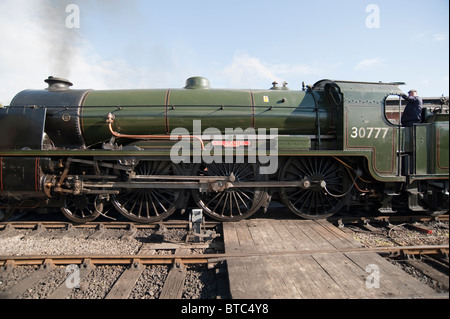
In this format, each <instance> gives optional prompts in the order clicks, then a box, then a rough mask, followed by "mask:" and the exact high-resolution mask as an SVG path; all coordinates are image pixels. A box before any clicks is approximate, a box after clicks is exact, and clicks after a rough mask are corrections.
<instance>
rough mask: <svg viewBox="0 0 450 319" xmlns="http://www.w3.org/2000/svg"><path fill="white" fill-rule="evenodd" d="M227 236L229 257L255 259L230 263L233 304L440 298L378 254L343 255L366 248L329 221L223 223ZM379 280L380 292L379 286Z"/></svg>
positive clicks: (236, 259) (354, 253) (226, 243)
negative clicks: (243, 301)
mask: <svg viewBox="0 0 450 319" xmlns="http://www.w3.org/2000/svg"><path fill="white" fill-rule="evenodd" d="M223 233H224V241H225V252H226V253H242V254H245V253H249V254H251V256H245V257H244V256H242V257H239V256H237V257H232V258H228V259H227V266H228V273H229V282H230V290H231V295H232V298H236V299H253V298H254V299H266V298H267V299H268V298H280V299H281V298H283V299H292V298H294V299H302V298H309V299H311V298H317V299H322V298H327V299H328V298H339V299H343V298H413V297H424V296H433V295H436V294H435V292H434V291H433V289H431V288H430V287H428V286H426V285H425V284H422V283H420V282H419V281H418V280H416V279H414V278H412V277H411V276H409V275H408V274H406V273H405V272H403V271H402V270H401V269H399V268H398V267H396V266H394V265H392V264H391V263H389V262H388V261H386V260H385V259H384V258H382V257H381V256H379V255H378V254H377V253H367V252H342V251H338V250H339V249H351V248H358V247H362V245H361V244H360V243H358V242H356V241H354V240H353V239H352V237H351V236H350V235H348V234H346V233H344V232H342V231H341V230H339V229H338V228H336V227H335V226H333V225H332V224H330V223H329V222H327V221H311V220H263V219H261V220H259V219H258V220H257V219H255V220H244V221H240V222H237V223H223ZM333 250H336V252H334V251H333ZM308 251H311V253H308ZM322 251H323V252H322ZM280 252H286V254H280ZM296 252H297V253H296ZM298 252H301V254H300V253H298ZM271 253H278V255H271ZM258 254H260V255H258ZM378 279H379V284H380V285H379V288H377V286H376V285H375V281H374V280H378Z"/></svg>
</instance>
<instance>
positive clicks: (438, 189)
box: [0, 77, 449, 223]
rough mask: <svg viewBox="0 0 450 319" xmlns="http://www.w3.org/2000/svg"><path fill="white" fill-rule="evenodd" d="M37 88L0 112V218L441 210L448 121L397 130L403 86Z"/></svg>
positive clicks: (232, 217)
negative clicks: (51, 211) (392, 101)
mask: <svg viewBox="0 0 450 319" xmlns="http://www.w3.org/2000/svg"><path fill="white" fill-rule="evenodd" d="M45 81H46V82H47V83H48V88H47V89H45V90H25V91H22V92H20V93H18V94H17V95H16V96H15V97H14V99H13V100H12V101H11V104H10V106H8V107H5V108H1V109H0V136H1V140H0V220H4V219H6V218H8V217H9V216H11V215H12V214H13V213H14V211H16V210H23V209H36V210H39V209H47V208H61V210H62V212H63V214H64V215H65V216H66V217H67V218H69V219H70V220H71V221H73V222H77V223H82V222H87V221H92V220H94V219H95V218H97V217H98V216H100V215H105V214H106V213H107V211H108V210H109V209H111V207H114V208H115V209H116V210H117V211H119V212H120V213H121V214H123V215H124V216H126V217H127V218H128V219H130V220H133V221H137V222H143V223H149V222H156V221H159V220H162V219H164V218H166V217H168V216H169V215H171V214H172V213H174V212H175V211H177V210H180V211H182V212H183V211H184V210H185V209H186V206H187V205H188V201H189V200H192V199H193V200H194V201H195V202H196V204H197V205H198V206H199V207H200V208H202V209H203V210H204V212H205V213H206V214H207V215H209V216H211V217H212V218H214V219H217V220H220V221H238V220H241V219H243V218H247V217H249V216H251V215H252V214H253V213H255V212H256V211H257V210H259V209H266V208H267V207H268V205H269V203H270V201H271V199H272V198H274V199H276V200H279V201H280V202H282V203H283V204H284V205H286V206H287V207H288V208H289V209H290V210H291V211H292V212H294V213H295V214H297V215H299V216H301V217H304V218H310V219H318V218H326V217H328V216H331V215H333V214H335V213H336V212H337V211H339V210H341V209H343V208H347V209H348V208H349V207H351V206H353V205H357V206H362V207H364V208H365V209H371V208H372V207H373V208H376V209H378V210H379V211H381V212H395V210H396V209H397V207H408V208H409V209H410V210H412V211H423V212H426V213H428V214H432V215H439V214H443V213H446V212H448V202H449V178H448V173H449V162H448V161H449V160H448V141H449V133H448V126H449V115H448V111H446V112H445V111H444V110H443V108H437V109H436V110H434V112H429V111H428V110H427V109H425V110H424V116H423V121H422V123H420V124H415V125H414V126H413V127H412V128H409V127H401V126H400V125H399V124H398V123H396V122H395V121H394V120H393V119H392V118H390V117H389V116H388V112H387V103H386V101H387V98H388V97H389V96H395V97H397V98H398V96H399V95H401V94H402V91H401V90H400V89H399V85H400V84H402V83H366V82H348V81H331V80H321V81H319V82H317V83H316V84H314V85H313V86H307V87H303V89H302V90H290V89H289V88H288V87H287V84H286V83H283V84H282V85H281V86H280V85H278V84H277V83H275V82H274V83H273V86H272V87H271V88H270V89H268V90H231V89H212V88H210V83H209V81H208V80H207V79H205V78H203V77H192V78H189V79H188V80H187V81H186V85H185V87H184V88H181V89H148V90H103V91H102V90H99V91H95V90H73V89H70V86H72V83H70V82H69V81H67V80H65V79H60V78H55V77H49V78H48V79H46V80H45ZM399 103H401V102H399ZM394 113H395V112H394ZM400 113H401V107H399V110H398V114H397V118H400Z"/></svg>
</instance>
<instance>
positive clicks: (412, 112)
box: [401, 90, 423, 127]
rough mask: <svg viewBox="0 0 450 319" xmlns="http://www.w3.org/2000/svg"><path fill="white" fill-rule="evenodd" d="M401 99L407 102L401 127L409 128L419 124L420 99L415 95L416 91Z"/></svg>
mask: <svg viewBox="0 0 450 319" xmlns="http://www.w3.org/2000/svg"><path fill="white" fill-rule="evenodd" d="M401 97H402V98H403V99H405V100H406V101H408V103H407V104H406V106H405V110H404V111H403V114H402V126H405V127H411V126H413V124H414V123H420V121H421V119H422V106H423V102H422V98H420V97H419V96H418V95H417V91H416V90H410V91H409V92H408V95H406V94H402V95H401Z"/></svg>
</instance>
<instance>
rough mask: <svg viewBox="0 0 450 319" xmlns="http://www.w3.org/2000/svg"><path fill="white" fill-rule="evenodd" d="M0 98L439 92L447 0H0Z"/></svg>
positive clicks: (442, 90) (445, 81)
mask: <svg viewBox="0 0 450 319" xmlns="http://www.w3.org/2000/svg"><path fill="white" fill-rule="evenodd" d="M0 74H1V78H2V80H1V81H0V83H1V85H0V103H2V104H3V105H8V104H9V103H10V101H11V99H12V98H13V97H14V95H15V94H16V93H18V92H19V91H21V90H23V89H43V88H45V87H46V86H47V85H46V84H45V83H44V82H43V81H44V79H46V78H47V77H48V76H49V75H53V76H57V77H63V78H67V79H69V80H70V81H71V82H73V83H74V86H73V88H74V89H87V88H90V89H125V88H130V89H135V88H181V87H183V86H184V83H185V80H186V79H187V78H188V77H191V76H204V77H206V78H208V79H209V80H210V83H211V87H212V88H238V89H267V88H269V87H271V83H272V82H273V81H277V82H279V83H282V82H283V81H286V82H288V83H289V84H288V86H289V87H290V88H291V89H301V85H302V82H303V81H304V82H305V84H311V85H312V84H314V83H315V82H317V81H319V80H321V79H333V80H348V81H370V82H373V81H375V82H378V81H383V82H406V83H407V84H406V85H405V86H401V89H402V90H403V91H404V92H407V91H409V89H411V88H414V89H417V90H418V92H419V95H420V96H423V97H431V96H441V95H442V94H444V95H445V96H448V95H449V1H448V0H427V1H423V0H410V1H406V0H368V1H364V0H341V1H332V0H319V1H301V0H283V1H275V0H270V1H267V0H227V1H223V0H221V1H219V0H209V1H206V0H189V1H186V0H159V1H154V0H0Z"/></svg>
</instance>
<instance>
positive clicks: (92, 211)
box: [61, 195, 103, 223]
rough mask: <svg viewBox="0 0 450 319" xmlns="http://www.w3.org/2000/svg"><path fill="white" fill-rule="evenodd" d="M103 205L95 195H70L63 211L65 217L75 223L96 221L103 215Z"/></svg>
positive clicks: (65, 201) (66, 199)
mask: <svg viewBox="0 0 450 319" xmlns="http://www.w3.org/2000/svg"><path fill="white" fill-rule="evenodd" d="M102 210H103V205H102V204H101V203H100V200H99V198H98V197H97V196H95V195H78V196H73V195H68V196H67V197H66V198H65V200H64V207H61V211H62V213H63V214H64V216H65V217H66V218H67V219H69V220H71V221H73V222H75V223H86V222H91V221H93V220H95V219H96V218H97V217H98V216H100V214H101V213H102Z"/></svg>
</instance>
